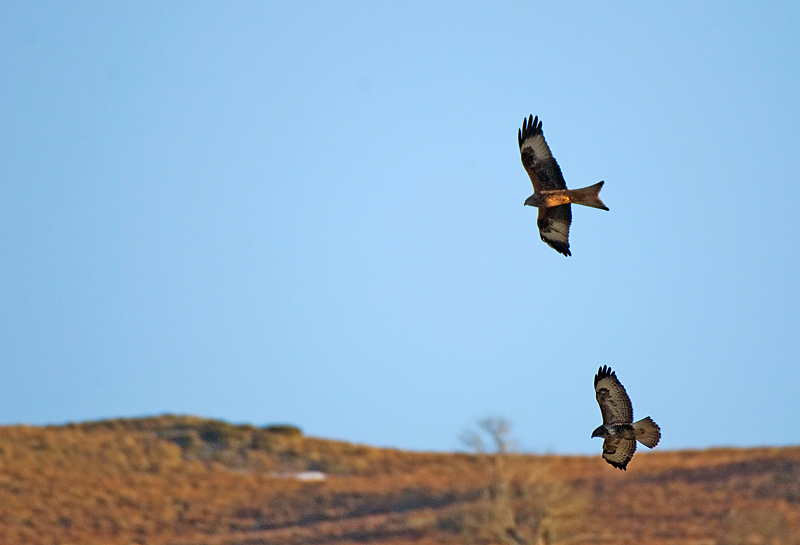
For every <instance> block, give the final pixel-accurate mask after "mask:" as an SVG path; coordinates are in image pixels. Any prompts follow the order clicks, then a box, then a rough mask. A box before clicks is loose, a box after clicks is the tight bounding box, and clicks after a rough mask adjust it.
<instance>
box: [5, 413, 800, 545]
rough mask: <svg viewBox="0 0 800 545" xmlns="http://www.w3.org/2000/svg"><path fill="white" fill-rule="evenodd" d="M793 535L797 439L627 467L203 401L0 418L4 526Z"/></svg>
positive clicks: (146, 535) (400, 537)
mask: <svg viewBox="0 0 800 545" xmlns="http://www.w3.org/2000/svg"><path fill="white" fill-rule="evenodd" d="M499 461H501V462H502V464H500V465H498V462H499ZM301 471H320V472H324V473H325V474H326V475H327V478H326V479H325V480H323V481H308V482H306V481H301V480H298V479H296V478H293V475H295V474H296V473H297V472H301ZM509 529H512V530H513V532H512V531H511V530H509ZM513 534H516V535H513ZM798 536H800V448H780V449H778V448H776V449H712V450H707V451H691V452H687V451H683V452H678V451H671V452H670V451H668V452H658V451H656V452H654V453H640V454H637V455H636V458H635V459H634V461H633V462H632V464H631V466H630V468H629V471H627V472H625V473H623V472H620V471H616V470H613V468H610V467H609V466H607V465H606V464H605V463H604V462H603V461H602V460H601V459H600V458H599V456H598V457H579V456H573V457H559V456H531V455H509V456H506V457H504V459H502V460H498V459H497V458H496V457H492V456H477V455H468V454H445V453H416V452H404V451H399V450H393V449H378V448H372V447H368V446H363V445H353V444H350V443H345V442H339V441H329V440H324V439H317V438H309V437H305V436H303V435H302V433H300V431H299V430H297V429H295V428H292V427H278V428H274V429H266V428H256V427H254V426H247V425H244V426H236V425H232V424H228V423H225V422H220V421H215V420H208V419H201V418H196V417H178V416H161V417H154V418H142V419H121V420H110V421H102V422H90V423H85V424H70V425H66V426H48V427H33V426H9V427H0V543H21V544H22V543H32V544H33V543H36V544H42V543H44V544H47V543H53V544H55V543H60V544H67V543H75V544H78V543H80V544H111V543H114V544H116V543H148V544H151V543H152V544H160V543H163V544H167V543H175V544H185V545H193V544H201V543H208V544H211V543H227V544H233V543H241V544H244V543H250V544H255V543H267V542H269V543H296V542H297V543H299V542H303V543H313V542H331V541H337V542H340V543H346V542H350V541H352V542H363V541H373V542H382V543H401V542H409V541H414V542H426V541H427V542H431V543H433V542H437V543H464V542H473V543H490V542H507V543H521V542H529V543H534V542H535V540H536V539H540V538H541V539H547V540H549V542H554V543H558V542H563V543H679V542H680V543H706V544H709V545H711V544H716V543H719V544H720V545H722V544H728V545H734V544H740V543H741V544H744V543H776V544H783V543H785V544H790V545H797V544H800V537H798Z"/></svg>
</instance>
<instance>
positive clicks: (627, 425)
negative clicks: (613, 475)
mask: <svg viewBox="0 0 800 545" xmlns="http://www.w3.org/2000/svg"><path fill="white" fill-rule="evenodd" d="M594 391H595V395H596V396H597V404H598V405H600V413H601V414H602V415H603V425H602V426H600V427H598V428H597V429H596V430H594V431H593V432H592V437H602V438H603V439H604V440H603V458H605V460H606V462H608V463H609V464H611V465H612V466H614V467H616V468H618V469H623V470H624V469H627V467H628V462H630V461H631V458H633V453H634V452H636V441H639V442H640V443H642V444H643V445H644V446H646V447H648V448H653V447H655V446H656V445H657V444H658V441H659V440H660V439H661V428H659V427H658V424H656V423H655V422H654V421H653V419H652V418H650V417H649V416H648V417H646V418H642V419H641V420H639V421H638V422H634V421H633V405H631V399H630V398H629V397H628V393H627V392H626V391H625V387H624V386H623V385H622V383H620V381H619V380H618V379H617V374H616V373H615V372H614V371H612V370H611V368H610V367H608V366H606V365H604V366H603V367H601V368H600V369H598V370H597V374H596V375H595V377H594Z"/></svg>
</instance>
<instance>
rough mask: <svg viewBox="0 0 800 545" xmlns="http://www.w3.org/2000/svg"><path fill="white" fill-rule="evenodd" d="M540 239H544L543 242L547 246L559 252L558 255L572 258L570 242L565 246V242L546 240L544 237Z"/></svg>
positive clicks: (540, 236)
mask: <svg viewBox="0 0 800 545" xmlns="http://www.w3.org/2000/svg"><path fill="white" fill-rule="evenodd" d="M539 238H541V239H542V242H544V243H545V244H547V245H548V246H550V247H551V248H552V249H554V250H555V251H556V252H558V253H560V254H563V255H565V256H566V257H570V256H571V255H572V252H570V251H569V242H567V243H566V244H565V243H563V242H559V241H557V240H548V239H546V238H545V237H544V236H542V235H539Z"/></svg>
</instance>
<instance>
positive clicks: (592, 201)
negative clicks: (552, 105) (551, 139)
mask: <svg viewBox="0 0 800 545" xmlns="http://www.w3.org/2000/svg"><path fill="white" fill-rule="evenodd" d="M517 138H518V140H519V152H520V154H521V155H522V165H523V166H524V167H525V170H526V171H527V172H528V176H530V178H531V183H533V195H531V196H530V197H528V198H527V199H525V204H527V205H528V206H535V207H537V208H538V209H539V219H538V220H537V222H536V223H537V225H538V226H539V236H541V237H542V240H543V241H544V242H546V243H547V244H548V245H549V246H550V247H551V248H553V249H554V250H555V251H557V252H559V253H562V254H564V255H566V256H569V255H572V253H571V252H570V251H569V226H570V224H571V223H572V209H571V207H570V203H575V204H582V205H584V206H591V207H592V208H601V209H603V210H608V207H606V205H605V204H603V201H601V200H600V197H599V196H598V195H599V193H600V189H601V188H602V187H603V182H599V183H596V184H594V185H590V186H589V187H584V188H581V189H567V183H566V182H565V181H564V176H563V175H562V174H561V168H559V166H558V163H557V162H556V160H555V158H554V157H553V155H552V154H551V153H550V148H549V147H548V146H547V142H545V140H544V133H543V132H542V122H541V121H539V117H538V116H537V117H533V116H529V117H528V119H525V120H523V121H522V128H521V129H520V130H519V132H518V133H517Z"/></svg>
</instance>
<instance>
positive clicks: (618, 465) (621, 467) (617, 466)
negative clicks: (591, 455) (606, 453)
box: [604, 458, 628, 471]
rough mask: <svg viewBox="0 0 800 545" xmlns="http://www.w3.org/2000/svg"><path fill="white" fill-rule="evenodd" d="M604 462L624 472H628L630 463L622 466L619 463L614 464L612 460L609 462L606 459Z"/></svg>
mask: <svg viewBox="0 0 800 545" xmlns="http://www.w3.org/2000/svg"><path fill="white" fill-rule="evenodd" d="M604 460H606V462H608V463H609V464H611V465H612V466H614V467H616V468H617V469H621V470H622V471H628V462H625V463H624V464H620V463H617V462H612V461H611V460H608V459H605V458H604Z"/></svg>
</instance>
